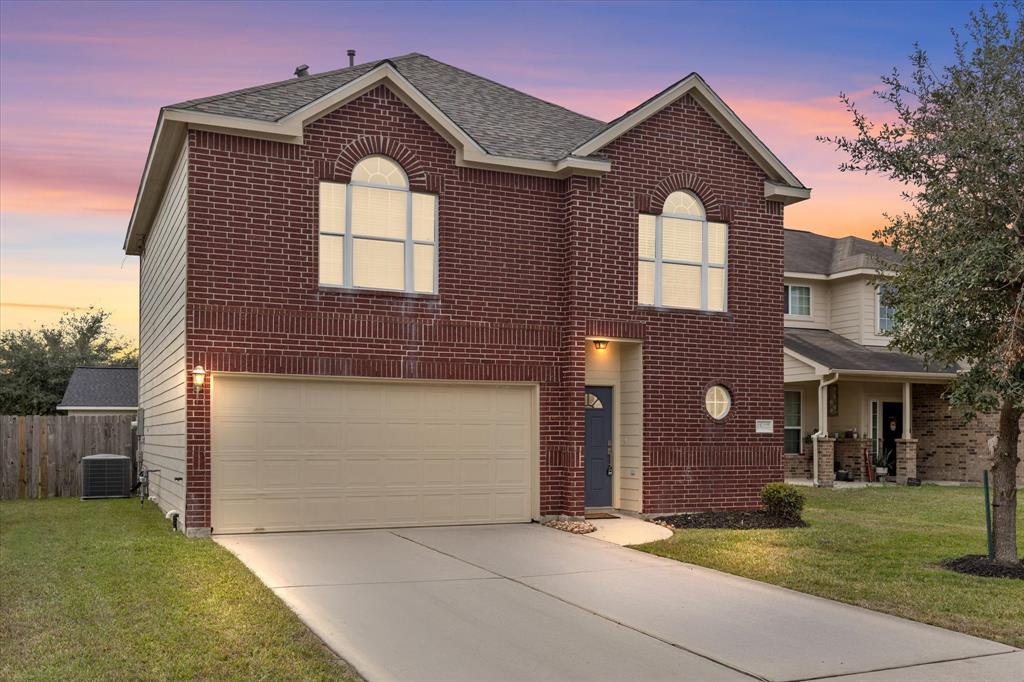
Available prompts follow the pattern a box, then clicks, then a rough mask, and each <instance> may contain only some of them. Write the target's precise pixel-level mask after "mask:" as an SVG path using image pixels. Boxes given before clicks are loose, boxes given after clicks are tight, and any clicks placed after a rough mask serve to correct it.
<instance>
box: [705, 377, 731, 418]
mask: <svg viewBox="0 0 1024 682" xmlns="http://www.w3.org/2000/svg"><path fill="white" fill-rule="evenodd" d="M730 407H732V396H731V395H729V389H727V388H726V387H725V386H720V385H718V384H716V385H714V386H712V387H711V388H709V389H708V392H707V393H705V394H704V409H705V410H707V411H708V414H709V415H711V418H712V419H725V417H726V415H728V414H729V408H730Z"/></svg>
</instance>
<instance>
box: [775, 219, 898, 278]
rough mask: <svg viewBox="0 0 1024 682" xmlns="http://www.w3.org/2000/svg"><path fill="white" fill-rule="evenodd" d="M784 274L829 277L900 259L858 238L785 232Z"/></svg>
mask: <svg viewBox="0 0 1024 682" xmlns="http://www.w3.org/2000/svg"><path fill="white" fill-rule="evenodd" d="M785 260H786V272H808V273H812V274H816V275H832V274H835V273H837V272H845V271H847V270H857V269H860V268H868V269H876V268H877V267H878V265H879V261H883V262H888V263H894V264H895V263H899V261H900V256H899V254H898V253H896V251H894V250H892V249H891V248H890V247H888V246H885V245H884V244H879V243H877V242H873V241H870V240H868V239H861V238H860V237H840V238H838V239H837V238H835V237H826V236H825V235H821V234H815V233H813V232H805V231H804V230H790V229H787V230H786V259H785Z"/></svg>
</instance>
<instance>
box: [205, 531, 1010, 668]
mask: <svg viewBox="0 0 1024 682" xmlns="http://www.w3.org/2000/svg"><path fill="white" fill-rule="evenodd" d="M216 539H217V542H219V543H221V544H222V545H224V546H225V547H227V548H228V549H229V550H231V551H232V552H234V553H235V554H237V555H238V556H239V557H240V558H241V559H242V561H243V562H245V563H246V565H248V566H249V567H250V568H251V569H252V570H253V571H254V572H255V573H256V574H257V575H258V576H259V577H260V578H261V579H262V580H263V581H264V582H265V583H266V584H267V585H269V586H270V587H271V588H272V589H273V590H274V591H275V592H276V593H277V594H278V595H279V596H280V597H281V598H282V599H283V600H284V601H285V603H287V604H288V605H289V606H290V607H291V608H292V609H294V610H295V612H296V613H297V614H298V615H299V617H300V618H302V619H303V620H304V621H305V622H306V623H307V624H308V625H309V626H310V627H311V628H312V629H313V631H314V632H316V633H317V634H318V635H319V636H320V637H321V638H322V639H323V640H324V641H325V642H326V643H327V644H328V646H330V647H331V648H332V649H333V650H334V651H336V652H337V653H338V654H339V655H340V656H342V657H343V658H345V659H346V660H348V661H349V662H350V663H351V664H352V665H353V666H355V668H356V669H357V670H358V671H359V672H360V673H361V674H363V675H364V676H365V677H366V678H367V679H369V680H473V681H479V680H488V681H492V680H524V679H529V680H625V679H643V680H709V681H714V680H748V681H749V680H751V679H763V680H804V679H822V678H830V677H832V676H837V675H851V674H854V673H861V674H859V675H857V676H856V677H850V678H844V680H847V681H852V680H856V682H870V681H877V682H886V681H889V680H903V679H921V680H925V679H927V680H945V679H949V680H953V679H967V678H969V679H972V680H993V681H995V680H998V681H1002V680H1020V679H1024V661H1022V659H1021V655H1022V654H1021V653H1020V652H1016V650H1015V649H1013V648H1011V647H1008V646H1005V645H1002V644H997V643H995V642H989V641H986V640H982V639H977V638H974V637H968V636H966V635H961V634H957V633H954V632H949V631H946V630H941V629H938V628H933V627H930V626H927V625H921V624H919V623H914V622H911V621H906V620H901V619H899V618H894V617H891V616H886V615H883V614H879V613H875V612H872V611H867V610H864V609H859V608H856V607H852V606H846V605H843V604H838V603H836V602H832V601H829V600H825V599H819V598H817V597H811V596H808V595H803V594H800V593H797V592H792V591H789V590H784V589H781V588H778V587H773V586H770V585H766V584H763V583H758V582H754V581H750V580H746V579H743V578H738V577H735V576H730V575H726V574H723V573H719V572H717V571H712V570H708V569H704V568H699V567H696V566H691V565H689V564H682V563H678V562H675V561H672V560H669V559H663V558H660V557H654V556H651V555H648V554H644V553H641V552H637V551H635V550H630V549H625V548H623V547H619V546H617V545H615V544H611V543H608V542H601V541H599V540H595V539H593V538H589V537H586V536H575V535H571V534H569V533H563V532H560V531H556V530H552V529H550V528H545V527H542V526H538V525H536V524H530V525H527V524H523V525H505V526H465V527H450V528H419V529H401V530H392V531H356V532H332V533H282V534H267V535H246V536H242V535H236V536H219V537H217V538H216Z"/></svg>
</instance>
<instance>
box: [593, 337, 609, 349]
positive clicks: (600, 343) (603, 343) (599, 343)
mask: <svg viewBox="0 0 1024 682" xmlns="http://www.w3.org/2000/svg"><path fill="white" fill-rule="evenodd" d="M607 347H608V340H607V339H594V348H596V349H597V350H604V349H605V348H607Z"/></svg>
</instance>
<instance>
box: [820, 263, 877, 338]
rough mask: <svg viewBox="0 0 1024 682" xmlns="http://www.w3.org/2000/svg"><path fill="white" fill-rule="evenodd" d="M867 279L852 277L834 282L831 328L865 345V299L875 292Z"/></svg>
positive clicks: (832, 287)
mask: <svg viewBox="0 0 1024 682" xmlns="http://www.w3.org/2000/svg"><path fill="white" fill-rule="evenodd" d="M867 283H868V278H867V277H850V278H846V279H840V280H835V281H833V282H832V286H831V289H832V304H831V311H830V315H831V319H832V323H831V328H832V331H834V332H835V333H836V334H839V335H840V336H845V337H846V338H848V339H850V340H851V341H853V342H854V343H863V338H864V299H865V298H866V297H868V296H869V294H871V293H873V292H874V289H873V288H871V287H869V286H868V284H867Z"/></svg>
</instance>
